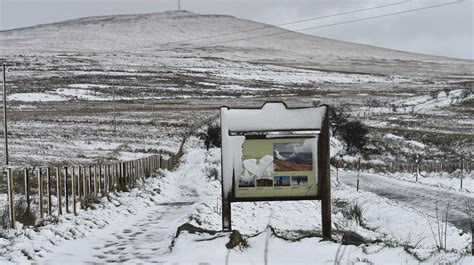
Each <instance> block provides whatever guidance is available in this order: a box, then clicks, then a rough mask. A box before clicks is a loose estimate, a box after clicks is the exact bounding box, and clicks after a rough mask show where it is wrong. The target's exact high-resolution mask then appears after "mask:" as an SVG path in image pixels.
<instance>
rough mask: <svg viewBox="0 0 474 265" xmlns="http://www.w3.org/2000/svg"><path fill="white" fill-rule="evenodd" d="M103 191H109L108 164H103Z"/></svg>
mask: <svg viewBox="0 0 474 265" xmlns="http://www.w3.org/2000/svg"><path fill="white" fill-rule="evenodd" d="M104 172H105V173H104V174H105V175H104V192H105V193H108V192H109V185H110V184H109V183H110V164H105V165H104Z"/></svg>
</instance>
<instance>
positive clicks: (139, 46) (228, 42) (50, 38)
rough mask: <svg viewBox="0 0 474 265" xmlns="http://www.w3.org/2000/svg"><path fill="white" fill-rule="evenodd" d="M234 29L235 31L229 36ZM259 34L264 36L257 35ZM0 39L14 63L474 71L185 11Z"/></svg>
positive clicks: (69, 24) (453, 62) (94, 20)
mask: <svg viewBox="0 0 474 265" xmlns="http://www.w3.org/2000/svg"><path fill="white" fill-rule="evenodd" d="M252 29H259V30H252ZM251 30H252V31H251ZM235 32H239V33H236V34H229V33H235ZM262 35H264V36H265V37H259V38H255V37H258V36H262ZM0 44H1V45H0V46H1V47H2V50H1V54H0V57H6V59H7V60H10V61H11V60H13V61H14V59H12V56H14V55H20V54H21V55H33V56H34V55H35V54H42V55H45V54H57V53H79V54H81V55H83V54H96V53H99V54H106V53H110V54H115V55H119V56H120V55H126V56H150V55H151V56H157V57H163V56H166V57H168V56H170V54H175V55H176V56H183V55H189V54H192V55H193V56H196V55H197V56H199V57H204V58H205V57H220V58H224V59H228V60H233V61H248V62H258V63H270V64H278V65H286V66H293V67H302V68H309V69H321V70H329V71H348V72H363V73H375V74H383V75H393V74H397V75H405V76H413V75H417V76H436V77H448V78H450V77H458V78H465V77H472V76H473V72H474V64H473V61H472V60H458V59H450V58H444V57H436V56H429V55H422V54H414V53H407V52H401V51H395V50H389V49H383V48H377V47H373V46H368V45H360V44H354V43H348V42H342V41H336V40H330V39H325V38H318V37H314V36H309V35H305V34H302V33H296V32H290V31H287V30H285V29H282V28H277V27H269V26H268V25H266V24H261V23H257V22H253V21H249V20H243V19H238V18H235V17H231V16H223V15H198V14H194V13H191V12H187V11H181V12H178V11H170V12H163V13H152V14H142V15H119V16H101V17H89V18H81V19H75V20H69V21H64V22H58V23H53V24H46V25H38V26H34V27H28V28H22V29H14V30H8V31H0ZM164 63H166V62H164ZM146 64H147V63H146V62H145V63H144V64H143V65H146Z"/></svg>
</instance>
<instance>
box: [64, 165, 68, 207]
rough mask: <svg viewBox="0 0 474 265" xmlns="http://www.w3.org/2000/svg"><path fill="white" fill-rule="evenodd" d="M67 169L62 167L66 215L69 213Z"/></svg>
mask: <svg viewBox="0 0 474 265" xmlns="http://www.w3.org/2000/svg"><path fill="white" fill-rule="evenodd" d="M68 177H69V176H68V167H64V205H65V206H66V213H69V193H68V189H69V185H68Z"/></svg>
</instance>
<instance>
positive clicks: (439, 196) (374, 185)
mask: <svg viewBox="0 0 474 265" xmlns="http://www.w3.org/2000/svg"><path fill="white" fill-rule="evenodd" d="M339 181H341V182H342V183H344V184H346V185H349V186H352V187H355V186H356V183H357V182H356V181H357V172H341V171H340V172H339ZM360 189H361V190H365V191H370V192H373V193H375V194H377V195H379V196H383V197H386V198H389V199H391V200H394V201H398V202H401V203H403V204H406V205H408V206H410V207H413V208H415V209H418V210H421V211H423V212H426V213H428V214H429V215H431V216H433V217H435V218H436V209H437V210H438V215H439V218H441V215H443V216H444V214H445V213H446V209H447V207H448V204H449V210H448V213H449V214H448V221H449V222H450V223H452V224H454V225H455V226H456V227H458V228H460V229H462V230H464V231H471V227H470V223H469V217H468V215H467V211H466V209H467V208H466V203H468V204H469V205H474V194H469V193H464V194H463V193H461V192H455V191H449V190H446V189H442V188H437V187H430V186H427V185H423V184H418V183H411V182H407V181H402V180H397V179H390V178H388V177H386V176H381V175H378V174H370V173H361V174H360Z"/></svg>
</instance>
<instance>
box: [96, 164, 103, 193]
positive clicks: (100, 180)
mask: <svg viewBox="0 0 474 265" xmlns="http://www.w3.org/2000/svg"><path fill="white" fill-rule="evenodd" d="M97 167H98V168H99V193H103V192H104V171H103V170H102V164H98V165H97Z"/></svg>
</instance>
